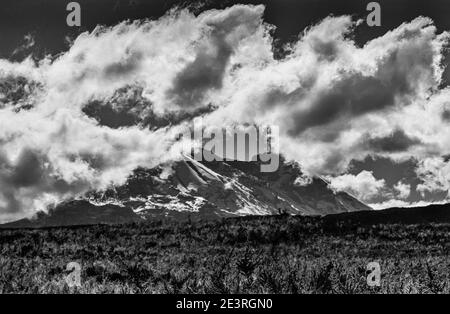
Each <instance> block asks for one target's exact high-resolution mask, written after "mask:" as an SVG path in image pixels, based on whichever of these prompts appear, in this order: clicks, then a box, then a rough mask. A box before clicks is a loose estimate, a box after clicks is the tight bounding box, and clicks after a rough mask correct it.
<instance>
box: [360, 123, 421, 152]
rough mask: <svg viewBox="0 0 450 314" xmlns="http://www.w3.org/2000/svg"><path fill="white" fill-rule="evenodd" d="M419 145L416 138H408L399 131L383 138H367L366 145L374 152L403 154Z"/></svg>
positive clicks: (403, 132) (419, 142)
mask: <svg viewBox="0 0 450 314" xmlns="http://www.w3.org/2000/svg"><path fill="white" fill-rule="evenodd" d="M419 144H421V141H420V140H419V139H417V138H413V137H410V136H408V135H406V134H405V131H403V130H401V129H397V130H395V131H394V132H393V133H391V134H389V135H387V136H384V137H375V138H369V140H368V141H367V145H368V148H369V150H372V151H374V152H391V153H393V152H403V151H407V150H408V149H409V148H411V147H412V146H415V145H419Z"/></svg>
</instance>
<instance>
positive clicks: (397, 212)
mask: <svg viewBox="0 0 450 314" xmlns="http://www.w3.org/2000/svg"><path fill="white" fill-rule="evenodd" d="M323 219H324V222H326V223H332V224H338V225H361V226H364V225H377V224H383V225H390V224H403V225H412V224H429V223H450V204H442V205H429V206H423V207H410V208H399V207H395V208H389V209H384V210H374V211H365V212H353V213H341V214H337V215H329V216H326V217H324V218H323Z"/></svg>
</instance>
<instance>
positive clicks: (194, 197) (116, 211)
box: [6, 157, 371, 227]
mask: <svg viewBox="0 0 450 314" xmlns="http://www.w3.org/2000/svg"><path fill="white" fill-rule="evenodd" d="M301 176H302V172H301V170H300V167H299V166H298V165H297V164H295V163H285V162H284V161H283V160H282V161H281V165H280V167H279V169H278V170H277V171H276V172H273V173H262V172H260V163H259V162H258V161H256V162H237V161H233V162H228V161H223V162H209V163H206V162H205V163H200V162H197V161H195V160H193V159H192V158H189V157H184V158H183V159H181V160H178V161H176V162H172V163H169V164H164V165H160V166H158V167H155V168H153V169H136V170H135V171H134V173H133V174H132V175H131V176H130V177H129V178H128V180H127V182H126V184H124V185H122V186H118V187H114V188H111V189H108V190H106V191H102V192H98V191H93V192H90V193H88V194H87V195H86V197H85V198H83V199H80V200H73V201H71V202H65V203H62V204H60V205H59V206H57V207H56V208H55V209H53V210H51V211H50V212H49V213H48V214H45V213H40V214H38V215H37V217H35V218H34V219H31V220H27V219H24V220H21V221H18V222H15V223H12V224H7V225H6V226H12V227H33V226H34V227H45V226H58V225H61V226H67V225H86V224H115V223H125V222H133V221H139V220H152V219H160V218H171V219H194V220H197V219H218V218H227V217H239V216H247V215H274V214H275V215H276V214H282V213H284V214H292V215H327V214H335V213H343V212H354V211H365V210H370V209H371V208H370V207H368V206H366V205H365V204H363V203H361V202H359V201H358V200H356V199H355V198H353V197H352V196H350V195H348V194H346V193H335V192H333V191H332V190H331V189H330V188H329V187H328V184H327V183H326V182H325V181H324V180H322V179H320V178H313V179H311V180H310V182H306V183H303V184H298V178H299V177H301Z"/></svg>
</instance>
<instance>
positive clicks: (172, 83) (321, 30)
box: [0, 0, 450, 219]
mask: <svg viewBox="0 0 450 314" xmlns="http://www.w3.org/2000/svg"><path fill="white" fill-rule="evenodd" d="M68 2H69V1H62V0H3V1H2V3H1V4H0V40H1V44H0V58H1V59H0V143H1V147H0V216H1V217H3V219H8V218H11V217H19V216H21V215H22V216H23V215H25V214H27V213H29V208H40V207H43V206H46V204H49V203H51V202H55V201H59V200H61V199H64V198H67V197H73V196H76V195H80V194H82V193H84V192H86V191H87V190H89V189H101V188H104V187H106V186H107V185H108V184H111V183H114V184H121V183H123V182H124V180H125V179H126V177H127V175H128V174H129V173H130V171H131V170H132V169H133V168H134V167H137V166H147V167H151V166H155V165H156V164H157V163H158V162H161V161H164V160H166V159H167V158H172V156H173V154H174V152H176V149H175V148H174V147H175V146H176V145H174V143H173V141H172V136H173V133H174V132H178V131H182V130H183V127H185V125H183V122H182V121H185V118H186V117H194V116H196V115H199V114H202V115H204V117H205V119H206V123H209V124H210V125H215V126H216V125H218V124H224V125H227V124H230V125H232V124H236V123H257V124H275V125H279V126H280V128H281V144H282V146H281V152H282V153H283V154H284V155H286V156H287V157H288V158H289V159H294V160H297V161H298V162H299V163H300V164H301V165H302V167H303V169H304V171H305V172H306V173H307V174H309V175H321V176H323V177H325V178H327V179H328V180H329V181H330V185H331V187H332V188H334V189H336V190H344V191H347V192H349V193H351V194H353V195H354V196H356V197H358V198H359V199H361V200H362V201H364V202H366V203H368V204H371V205H372V206H374V207H376V208H381V207H388V206H395V205H399V206H409V205H418V204H425V203H430V202H441V201H446V200H447V199H448V190H449V186H450V162H449V156H450V146H449V145H450V136H449V135H450V134H449V130H450V128H449V123H450V102H449V101H448V99H449V96H450V90H448V89H447V82H448V79H447V78H448V77H450V76H448V71H447V70H446V64H447V61H446V55H447V48H448V41H449V35H448V34H447V31H449V30H450V20H449V19H448V16H450V6H449V5H448V1H446V0H429V1H418V0H417V1H411V0H389V1H378V2H379V3H380V4H381V9H382V11H381V23H382V25H381V26H380V27H368V26H367V25H366V23H365V17H366V15H367V11H366V5H367V3H368V2H369V1H362V0H345V1H344V0H343V1H335V0H298V1H294V0H290V1H289V0H276V1H239V2H235V1H212V0H210V1H202V2H197V4H196V5H193V4H192V2H191V3H190V5H189V6H187V5H186V2H185V1H183V2H180V1H162V0H151V1H150V0H149V1H143V0H121V1H119V0H96V1H90V0H84V1H78V2H79V3H80V4H81V8H82V13H81V14H82V15H81V16H82V17H81V23H82V25H81V27H68V26H67V25H66V16H67V13H68V12H67V11H66V5H67V3H68ZM180 3H181V4H180ZM236 3H240V4H242V5H237V6H233V5H234V4H236ZM177 5H178V9H176V10H172V11H169V10H171V9H173V8H175V7H176V6H177ZM361 19H362V20H361ZM135 20H137V21H135ZM124 21H127V22H124ZM361 21H362V22H361ZM99 25H101V27H97V26H99ZM96 27H97V28H96ZM94 29H96V30H95V31H94ZM94 116H95V118H96V119H94ZM137 123H140V124H139V125H137ZM143 125H145V126H146V127H145V128H143V127H142V126H143ZM119 127H121V128H119ZM163 127H165V128H163ZM156 147H157V149H156ZM1 217H0V219H1ZM5 217H6V218H5Z"/></svg>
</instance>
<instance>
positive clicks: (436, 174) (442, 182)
mask: <svg viewBox="0 0 450 314" xmlns="http://www.w3.org/2000/svg"><path fill="white" fill-rule="evenodd" d="M416 173H417V175H418V177H419V178H420V179H421V180H422V182H423V183H422V184H419V185H418V186H417V191H418V192H420V193H422V194H423V193H425V192H433V191H443V192H447V193H448V196H450V161H449V160H448V159H447V160H446V159H445V158H443V157H431V158H427V159H424V160H422V161H420V163H419V165H418V167H417V169H416Z"/></svg>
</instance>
